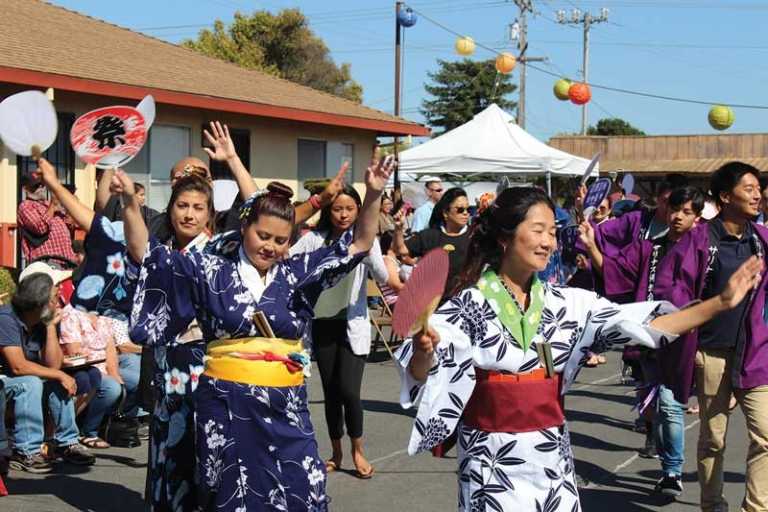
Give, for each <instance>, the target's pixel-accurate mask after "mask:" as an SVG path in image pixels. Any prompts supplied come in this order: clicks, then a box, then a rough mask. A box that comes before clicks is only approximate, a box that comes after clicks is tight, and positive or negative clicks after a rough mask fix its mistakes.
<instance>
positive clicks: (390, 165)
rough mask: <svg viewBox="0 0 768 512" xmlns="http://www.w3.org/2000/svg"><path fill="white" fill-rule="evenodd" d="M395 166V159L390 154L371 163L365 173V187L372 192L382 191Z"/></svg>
mask: <svg viewBox="0 0 768 512" xmlns="http://www.w3.org/2000/svg"><path fill="white" fill-rule="evenodd" d="M396 166H397V161H396V160H395V158H394V157H393V156H391V155H390V156H388V157H386V158H383V159H381V160H379V161H378V163H375V162H374V163H372V164H371V165H370V166H369V167H368V170H367V172H366V173H365V186H366V188H367V189H368V190H372V191H374V192H379V193H380V192H382V191H383V190H384V188H385V187H386V186H387V182H388V181H389V176H390V175H391V174H392V172H393V171H394V170H395V167H396Z"/></svg>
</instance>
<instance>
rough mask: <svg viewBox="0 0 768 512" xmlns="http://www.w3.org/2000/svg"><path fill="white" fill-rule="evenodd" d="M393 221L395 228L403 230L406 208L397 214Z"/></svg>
mask: <svg viewBox="0 0 768 512" xmlns="http://www.w3.org/2000/svg"><path fill="white" fill-rule="evenodd" d="M392 220H393V221H394V223H395V228H397V229H403V227H404V226H405V208H400V209H399V210H398V211H397V213H396V214H394V215H393V216H392Z"/></svg>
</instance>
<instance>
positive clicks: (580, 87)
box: [568, 82, 592, 105]
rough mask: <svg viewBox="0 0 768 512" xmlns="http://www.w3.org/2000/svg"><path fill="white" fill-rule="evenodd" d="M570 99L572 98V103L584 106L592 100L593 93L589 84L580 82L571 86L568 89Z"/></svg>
mask: <svg viewBox="0 0 768 512" xmlns="http://www.w3.org/2000/svg"><path fill="white" fill-rule="evenodd" d="M568 97H569V98H571V103H574V104H576V105H584V104H585V103H588V102H589V100H591V99H592V91H591V90H590V89H589V86H588V85H587V84H584V83H580V82H579V83H575V84H573V85H571V87H570V88H569V89H568Z"/></svg>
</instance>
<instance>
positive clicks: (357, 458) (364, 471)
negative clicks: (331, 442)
mask: <svg viewBox="0 0 768 512" xmlns="http://www.w3.org/2000/svg"><path fill="white" fill-rule="evenodd" d="M352 462H353V463H354V464H355V476H356V477H357V478H361V479H363V480H367V479H368V478H371V477H372V476H373V471H374V470H373V466H371V463H370V462H368V459H366V458H365V455H364V454H363V439H362V438H360V437H358V438H354V439H352Z"/></svg>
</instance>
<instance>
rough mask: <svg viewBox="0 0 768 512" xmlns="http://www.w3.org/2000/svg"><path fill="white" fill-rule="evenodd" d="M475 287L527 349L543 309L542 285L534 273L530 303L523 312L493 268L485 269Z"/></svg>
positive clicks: (537, 326) (525, 349)
mask: <svg viewBox="0 0 768 512" xmlns="http://www.w3.org/2000/svg"><path fill="white" fill-rule="evenodd" d="M477 288H478V289H479V290H480V293H482V294H483V297H485V298H486V300H487V301H488V304H490V305H491V309H493V311H494V312H495V313H496V316H498V317H499V320H501V323H502V324H503V325H504V327H506V328H507V330H508V331H509V332H510V333H511V334H512V336H514V338H515V339H516V340H517V341H518V342H519V343H520V344H521V345H522V346H523V351H527V350H528V347H530V346H531V342H532V341H533V337H534V336H536V333H537V332H538V330H539V322H540V321H541V312H542V310H543V309H544V287H543V286H542V285H541V281H539V278H538V277H536V276H535V275H534V276H533V283H531V304H530V306H529V307H528V310H527V311H526V312H525V313H523V312H522V311H521V310H520V307H519V306H518V305H517V303H516V302H515V300H514V299H513V298H512V296H511V295H510V293H509V292H508V291H507V289H506V287H505V286H504V284H503V283H502V282H501V279H499V276H498V275H497V274H496V272H494V271H493V270H487V271H485V272H484V273H483V275H482V276H481V277H480V280H479V281H478V282H477Z"/></svg>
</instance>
